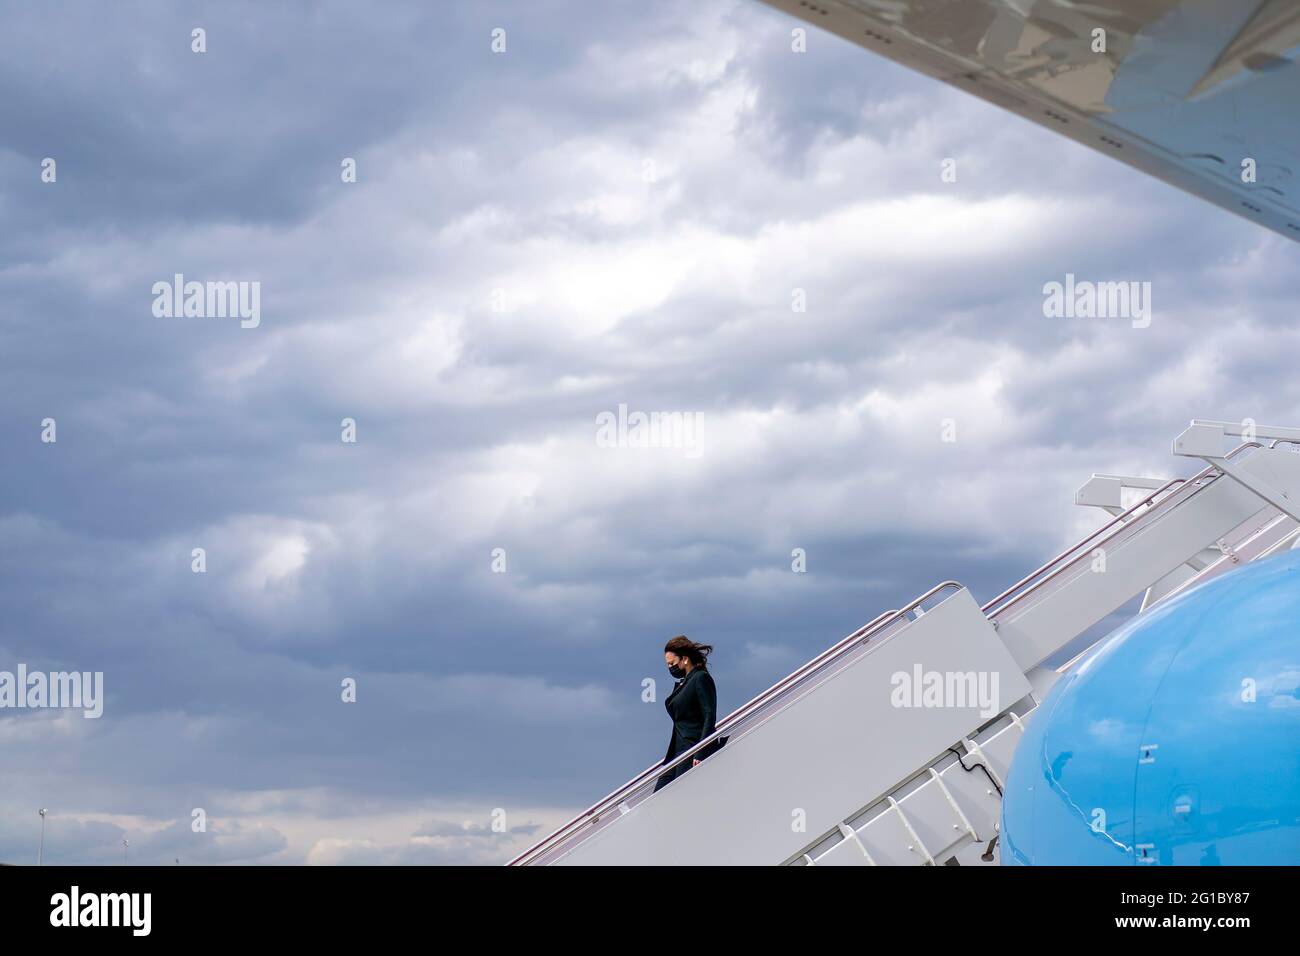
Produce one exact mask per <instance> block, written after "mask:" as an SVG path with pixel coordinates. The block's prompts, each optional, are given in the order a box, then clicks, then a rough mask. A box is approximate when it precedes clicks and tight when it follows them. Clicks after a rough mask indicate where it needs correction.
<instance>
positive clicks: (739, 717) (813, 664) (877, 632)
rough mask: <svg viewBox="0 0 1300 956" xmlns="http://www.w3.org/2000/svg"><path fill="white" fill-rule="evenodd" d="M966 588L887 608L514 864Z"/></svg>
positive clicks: (567, 839) (563, 842) (538, 855)
mask: <svg viewBox="0 0 1300 956" xmlns="http://www.w3.org/2000/svg"><path fill="white" fill-rule="evenodd" d="M960 588H961V585H960V584H958V583H957V582H956V581H944V582H942V583H941V584H936V585H935V586H934V587H932V588H931V589H930V590H928V591H926V592H925V593H924V594H922V595H921V596H920V597H917V598H916V599H914V600H912V601H910V602H908V603H907V604H906V605H904V606H903V607H901V608H898V609H897V610H893V611H886V612H885V613H883V614H881V615H879V616H877V617H876V618H874V619H873V620H872V621H870V622H868V623H867V624H864V625H863V626H862V627H860V628H858V629H857V630H856V631H854V632H853V633H852V634H850V635H849V636H848V637H846V638H844V639H843V640H841V641H839V642H838V643H836V644H834V645H832V646H831V647H829V648H827V649H826V650H825V651H823V652H822V653H821V654H819V655H817V656H816V657H814V658H813V659H812V660H810V661H808V663H806V664H804V665H803V666H802V667H800V668H799V669H798V670H796V671H794V672H793V673H791V674H789V675H788V676H786V677H784V678H782V679H781V680H779V681H777V682H776V683H775V684H773V685H772V686H771V687H769V688H768V689H767V690H765V691H763V692H762V693H761V694H759V695H758V696H756V697H754V698H753V699H752V700H750V701H748V702H747V703H745V704H742V705H741V706H740V707H738V708H736V709H735V710H734V711H732V712H731V713H730V714H728V715H727V716H726V717H724V718H723V719H722V720H721V721H719V722H718V725H717V729H716V730H715V731H714V732H713V733H712V734H710V735H709V736H708V737H705V738H704V739H703V740H701V741H700V742H699V743H697V744H695V746H693V747H691V748H690V749H689V750H687V751H685V752H684V753H681V754H679V755H678V756H677V757H675V758H674V759H673V760H671V761H669V762H667V763H657V764H654V765H653V766H650V767H647V768H646V769H645V770H643V771H642V772H641V773H639V774H637V776H635V777H633V778H632V779H631V780H629V781H628V782H627V783H625V784H623V786H621V787H619V788H618V789H617V790H615V791H613V792H612V793H610V794H607V795H606V796H605V797H602V798H601V799H600V800H598V801H597V802H596V803H595V804H593V805H592V806H590V807H588V808H587V809H586V810H584V811H583V812H582V813H580V814H578V815H577V816H576V817H574V818H573V819H572V820H570V821H569V822H568V823H566V824H564V825H563V826H562V827H560V828H559V829H558V830H556V831H555V832H554V833H552V834H550V835H549V836H547V837H546V838H545V839H543V840H541V841H540V842H538V843H536V844H534V845H533V846H531V847H529V848H528V849H527V850H525V851H524V852H523V853H521V854H519V856H517V857H515V858H514V859H513V860H511V861H510V863H509V864H508V865H509V866H520V865H527V864H530V863H539V862H544V860H545V859H548V858H551V857H554V856H555V855H557V854H558V853H561V852H564V851H565V850H567V849H570V848H571V847H572V845H574V844H575V843H577V842H580V841H581V840H584V839H586V838H587V837H588V836H590V835H591V834H592V833H594V832H596V831H597V830H598V829H599V825H600V824H601V823H602V822H605V821H606V814H609V813H611V812H615V811H618V812H619V815H621V814H622V812H626V810H627V809H630V808H631V806H632V805H633V804H634V803H636V802H639V801H640V800H641V799H643V798H644V797H646V796H649V793H648V792H647V791H649V790H650V788H651V787H652V786H653V784H654V783H656V782H657V781H658V779H659V778H660V777H661V776H663V775H664V774H665V773H668V772H670V771H671V770H672V769H673V768H675V767H677V766H679V765H681V764H683V763H684V762H685V761H687V760H692V759H694V757H695V755H696V754H697V753H699V752H700V751H701V750H703V749H704V748H706V747H708V746H710V745H711V744H713V743H715V742H716V741H718V740H723V739H725V740H727V741H730V740H731V739H732V738H740V737H742V736H743V735H744V733H745V731H746V730H748V729H750V728H751V727H753V726H755V725H756V724H757V723H758V722H759V721H760V720H761V719H763V718H765V717H766V716H768V715H770V714H771V713H772V712H773V709H774V708H775V707H777V706H778V705H780V704H784V703H788V702H789V700H790V699H791V696H792V695H793V694H794V693H795V692H796V691H805V690H807V689H809V688H810V687H811V686H813V681H814V680H817V681H820V680H824V679H825V678H826V677H828V676H830V675H831V674H833V673H835V672H836V671H837V670H838V667H837V666H836V665H843V664H846V663H847V662H848V660H847V659H848V658H849V657H850V655H851V654H852V652H853V651H855V650H862V649H864V647H865V645H867V643H868V642H870V641H871V640H872V639H873V638H879V637H880V636H881V635H882V634H884V633H885V631H886V630H887V629H888V628H889V627H890V626H892V625H895V624H899V623H901V622H905V621H906V620H907V616H908V615H909V614H911V613H912V612H914V611H918V610H921V609H922V607H923V605H925V604H926V603H927V602H928V601H929V600H930V599H931V598H934V597H935V596H937V595H938V594H940V593H942V592H943V591H947V590H950V589H951V590H953V591H954V592H955V591H956V590H958V589H960ZM877 643H879V641H877ZM872 646H875V645H872ZM614 819H617V817H614Z"/></svg>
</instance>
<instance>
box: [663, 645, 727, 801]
mask: <svg viewBox="0 0 1300 956" xmlns="http://www.w3.org/2000/svg"><path fill="white" fill-rule="evenodd" d="M664 707H665V708H667V710H668V716H669V717H671V718H672V721H673V735H672V737H670V738H669V740H668V753H667V754H665V755H664V763H668V762H670V761H671V760H672V759H673V758H674V757H676V756H677V755H678V754H681V753H685V752H686V751H688V750H690V749H691V748H692V747H694V746H695V745H696V744H698V743H699V742H700V741H701V740H703V739H704V738H705V737H707V736H709V734H711V733H713V731H714V730H716V729H717V718H718V689H717V687H715V686H714V684H713V675H712V674H710V673H709V672H708V671H707V670H705V669H704V668H703V667H696V668H694V669H693V670H692V671H691V672H690V673H689V674H687V675H686V676H685V677H683V678H682V679H681V680H679V681H677V683H676V686H674V687H673V692H672V693H671V694H669V695H668V699H667V700H665V701H664ZM713 750H714V748H713V747H712V746H709V747H705V748H704V749H703V750H701V751H700V752H699V753H697V754H696V755H695V757H694V758H692V759H689V760H685V761H683V762H682V763H681V764H679V765H678V766H676V767H674V768H673V769H672V770H670V771H668V772H667V773H665V774H664V775H663V776H661V777H660V778H659V781H658V782H657V783H656V784H655V789H656V790H658V789H659V788H660V787H665V786H667V785H668V784H669V783H670V782H671V781H673V780H676V779H677V778H678V777H680V776H681V775H682V774H684V773H685V772H686V771H688V770H690V769H691V764H692V763H693V762H694V760H695V759H699V760H703V759H704V758H705V757H707V756H708V755H709V754H710V753H711V752H712V751H713Z"/></svg>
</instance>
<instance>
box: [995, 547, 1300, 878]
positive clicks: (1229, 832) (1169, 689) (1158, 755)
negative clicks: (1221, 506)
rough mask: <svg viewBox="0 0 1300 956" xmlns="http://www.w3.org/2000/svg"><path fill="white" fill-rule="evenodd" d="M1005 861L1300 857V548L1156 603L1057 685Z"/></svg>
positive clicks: (1013, 775) (1008, 814) (1031, 747)
mask: <svg viewBox="0 0 1300 956" xmlns="http://www.w3.org/2000/svg"><path fill="white" fill-rule="evenodd" d="M1252 695H1253V699H1252ZM1001 859H1002V862H1003V863H1004V864H1013V865H1014V864H1075V865H1131V864H1152V865H1155V864H1158V865H1179V866H1189V865H1190V866H1195V865H1202V866H1213V865H1218V864H1256V865H1281V864H1290V865H1295V864H1300V551H1288V552H1286V553H1284V554H1282V555H1279V556H1277V557H1273V558H1269V559H1268V560H1265V561H1258V562H1255V563H1252V564H1248V565H1245V566H1243V567H1241V568H1239V569H1237V570H1236V571H1233V572H1230V573H1228V574H1224V575H1222V576H1221V577H1218V578H1215V579H1213V580H1211V581H1207V582H1206V583H1205V584H1202V585H1200V586H1199V587H1197V588H1195V589H1193V590H1191V591H1189V592H1188V593H1187V594H1184V595H1182V596H1180V597H1178V598H1176V599H1174V600H1172V601H1169V602H1166V603H1165V604H1163V605H1159V606H1157V608H1156V609H1154V610H1152V611H1150V612H1148V613H1147V614H1145V615H1142V616H1141V617H1139V618H1136V619H1134V620H1133V621H1131V622H1129V623H1128V624H1126V625H1124V626H1123V627H1122V628H1120V629H1119V630H1117V631H1116V632H1115V633H1114V634H1112V635H1111V636H1110V637H1108V638H1107V639H1106V640H1105V641H1103V642H1102V644H1101V645H1100V646H1099V647H1098V648H1097V650H1096V651H1094V652H1093V653H1092V654H1090V655H1089V656H1088V657H1087V658H1085V659H1084V660H1083V661H1081V662H1080V663H1079V664H1078V665H1077V666H1076V667H1075V668H1074V669H1073V670H1072V671H1071V672H1070V673H1069V674H1067V675H1065V676H1064V677H1062V678H1061V679H1060V680H1059V681H1058V682H1057V685H1056V686H1055V687H1054V688H1053V689H1052V691H1051V693H1050V694H1048V696H1047V699H1046V700H1045V701H1043V703H1042V705H1041V706H1040V707H1039V709H1038V710H1037V711H1036V712H1035V713H1034V715H1033V716H1032V718H1031V719H1030V721H1029V724H1028V727H1027V729H1026V732H1025V737H1024V739H1023V740H1022V741H1021V744H1020V747H1019V748H1018V749H1017V751H1016V755H1015V758H1014V760H1013V761H1012V766H1011V770H1010V773H1009V774H1008V777H1007V783H1006V793H1005V797H1004V800H1003V804H1002V851H1001Z"/></svg>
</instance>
